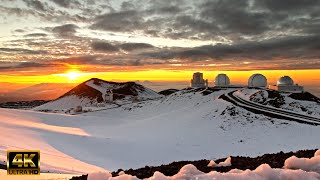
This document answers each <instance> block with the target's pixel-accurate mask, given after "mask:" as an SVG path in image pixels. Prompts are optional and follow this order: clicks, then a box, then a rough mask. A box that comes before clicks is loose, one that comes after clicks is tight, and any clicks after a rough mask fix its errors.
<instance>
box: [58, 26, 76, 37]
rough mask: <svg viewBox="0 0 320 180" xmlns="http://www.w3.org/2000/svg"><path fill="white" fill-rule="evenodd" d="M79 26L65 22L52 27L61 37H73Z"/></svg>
mask: <svg viewBox="0 0 320 180" xmlns="http://www.w3.org/2000/svg"><path fill="white" fill-rule="evenodd" d="M78 28H79V27H78V26H77V25H74V24H65V25H61V26H56V27H54V28H52V32H53V33H55V34H56V35H57V36H59V37H72V36H74V34H75V33H76V32H77V29H78Z"/></svg>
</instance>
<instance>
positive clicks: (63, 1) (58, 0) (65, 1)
mask: <svg viewBox="0 0 320 180" xmlns="http://www.w3.org/2000/svg"><path fill="white" fill-rule="evenodd" d="M51 1H52V2H54V3H55V4H57V5H58V6H60V7H64V8H69V7H71V6H72V5H80V3H79V2H78V1H76V0H51Z"/></svg>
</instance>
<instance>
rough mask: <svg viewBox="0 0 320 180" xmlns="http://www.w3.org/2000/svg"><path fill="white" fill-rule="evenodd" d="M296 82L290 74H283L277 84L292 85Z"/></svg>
mask: <svg viewBox="0 0 320 180" xmlns="http://www.w3.org/2000/svg"><path fill="white" fill-rule="evenodd" d="M293 84H294V82H293V80H292V79H291V77H289V76H282V77H281V78H280V79H278V82H277V85H278V86H291V85H293Z"/></svg>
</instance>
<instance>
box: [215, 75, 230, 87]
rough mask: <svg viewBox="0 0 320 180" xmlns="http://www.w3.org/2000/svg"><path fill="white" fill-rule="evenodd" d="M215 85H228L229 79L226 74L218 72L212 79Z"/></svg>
mask: <svg viewBox="0 0 320 180" xmlns="http://www.w3.org/2000/svg"><path fill="white" fill-rule="evenodd" d="M214 84H215V85H216V86H217V87H229V85H230V79H229V77H228V76H227V75H226V74H218V75H217V76H216V78H215V80H214Z"/></svg>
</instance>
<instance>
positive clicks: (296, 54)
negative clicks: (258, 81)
mask: <svg viewBox="0 0 320 180" xmlns="http://www.w3.org/2000/svg"><path fill="white" fill-rule="evenodd" d="M182 1H183V3H181V2H180V3H178V2H176V1H161V2H160V1H159V2H153V1H150V2H146V3H142V2H143V1H141V2H132V3H129V4H128V2H126V1H122V0H120V1H114V0H111V1H110V2H109V3H106V2H104V1H99V0H98V1H94V2H95V3H86V2H85V1H84V2H81V1H79V2H78V1H77V2H76V1H63V3H59V2H60V1H59V2H58V1H47V0H45V1H32V2H27V1H22V0H14V1H3V2H2V4H1V5H2V11H1V12H0V13H1V14H2V16H3V17H6V18H5V19H3V22H2V23H1V24H0V26H1V33H0V37H1V38H0V83H1V82H2V83H12V84H17V83H18V84H19V85H14V86H15V87H18V86H19V87H21V86H20V85H22V84H24V85H25V84H28V85H33V84H39V83H81V82H84V81H86V80H88V79H90V78H93V77H96V78H101V79H104V80H109V81H157V82H175V81H177V82H185V83H186V84H188V83H189V81H190V78H191V76H192V74H193V73H194V72H197V71H200V72H202V73H204V76H205V78H207V79H209V82H211V81H213V79H214V77H215V76H216V75H217V74H218V73H226V74H228V75H229V76H230V78H231V79H232V82H233V83H236V84H246V81H247V78H248V77H250V75H251V74H253V73H262V74H264V75H265V76H266V77H267V78H268V80H269V81H268V82H269V83H271V84H272V83H275V82H276V80H277V78H279V76H282V75H289V76H292V77H293V78H294V79H295V81H296V82H297V83H300V84H303V85H306V89H308V85H309V84H310V85H313V86H314V85H315V84H320V80H319V78H318V77H320V60H319V57H320V51H319V49H318V47H319V42H320V41H319V36H318V31H314V30H315V29H316V28H314V27H316V26H317V25H318V24H317V23H316V22H314V21H312V20H311V19H310V21H306V22H309V23H310V25H308V26H306V25H304V24H303V23H301V21H300V20H299V19H301V17H308V18H309V17H310V18H311V17H314V16H315V14H316V15H317V13H316V12H318V10H317V9H314V8H313V7H317V5H310V6H309V5H308V4H307V3H306V4H303V5H302V6H305V7H301V8H302V9H303V8H306V9H308V10H306V11H301V12H300V14H295V13H293V11H291V10H290V8H288V9H286V8H284V7H283V6H275V7H270V6H272V5H273V4H264V3H263V2H259V1H252V2H251V1H250V2H251V3H249V1H241V2H232V3H230V2H229V3H228V2H227V1H225V2H224V1H223V2H222V1H221V2H220V1H208V2H206V1H199V2H198V3H193V2H192V1H185V0H182ZM57 2H58V3H57ZM61 2H62V1H61ZM237 3H239V4H237ZM300 5H301V4H299V6H300ZM105 7H109V8H105ZM215 7H219V8H218V9H216V8H215ZM278 7H282V8H284V9H282V10H280V9H279V10H278V11H274V10H275V9H277V8H278ZM229 8H231V9H232V8H233V9H234V10H232V12H234V14H229V13H227V14H225V12H229V11H230V9H229ZM294 9H295V8H294ZM87 10H90V13H88V11H87ZM32 12H37V13H32ZM61 12H64V13H63V14H61ZM240 12H241V13H240ZM258 12H263V13H264V16H263V17H264V18H263V19H260V18H259V17H260V15H257V13H258ZM271 12H272V13H271ZM283 12H286V13H287V14H288V16H283ZM238 13H240V14H238ZM258 14H259V13H258ZM21 15H23V16H25V17H26V18H21ZM251 17H252V18H251ZM275 17H281V18H282V19H281V18H280V19H279V18H275ZM234 18H236V19H234ZM237 18H239V19H237ZM256 18H257V19H256ZM316 18H317V17H314V19H316ZM133 22H134V23H133ZM8 24H10V26H8ZM21 24H24V26H21ZM285 24H292V27H288V26H285ZM12 87H13V86H12Z"/></svg>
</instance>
